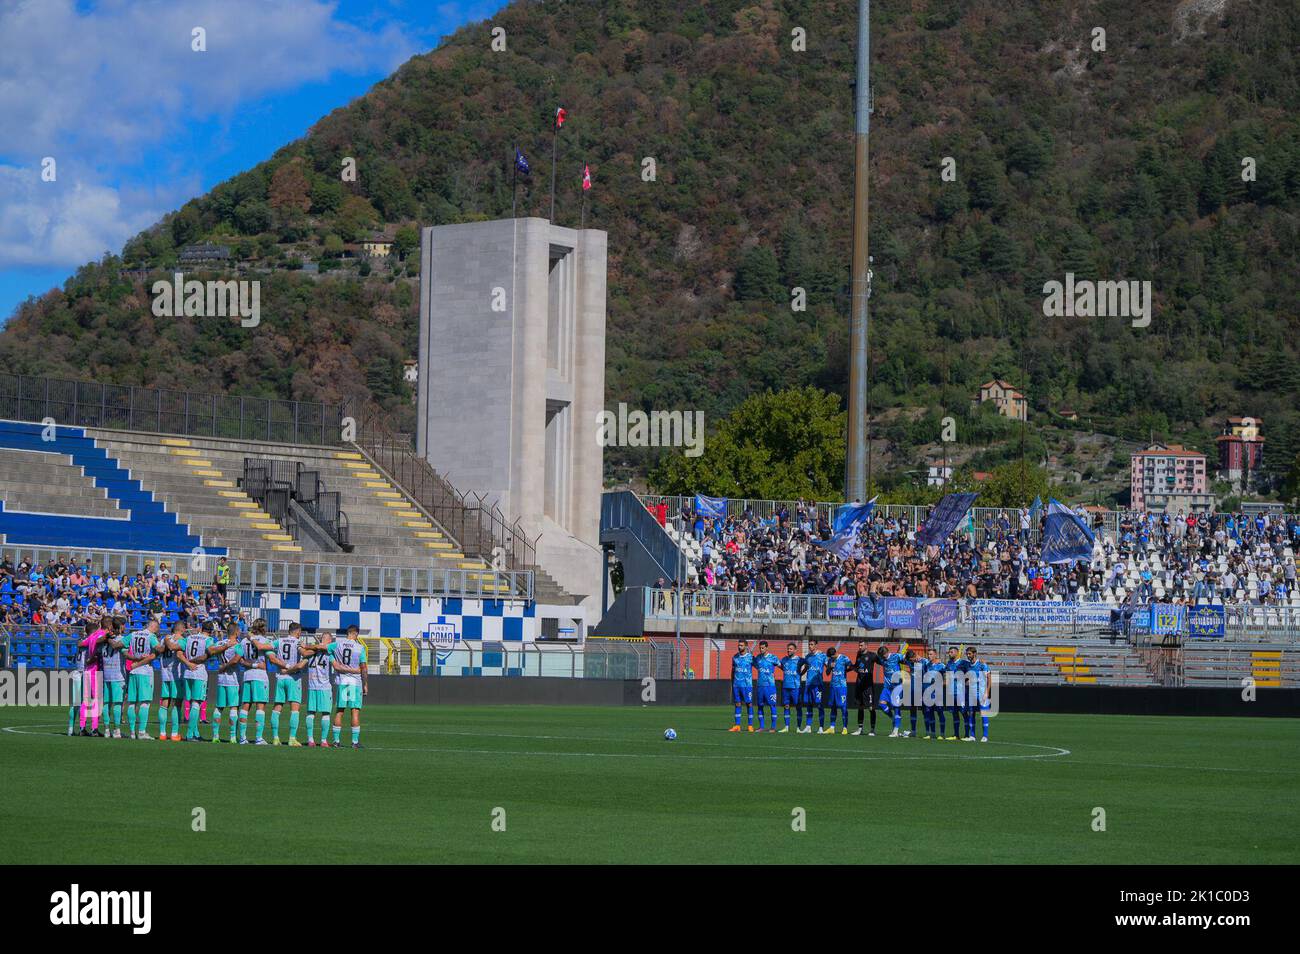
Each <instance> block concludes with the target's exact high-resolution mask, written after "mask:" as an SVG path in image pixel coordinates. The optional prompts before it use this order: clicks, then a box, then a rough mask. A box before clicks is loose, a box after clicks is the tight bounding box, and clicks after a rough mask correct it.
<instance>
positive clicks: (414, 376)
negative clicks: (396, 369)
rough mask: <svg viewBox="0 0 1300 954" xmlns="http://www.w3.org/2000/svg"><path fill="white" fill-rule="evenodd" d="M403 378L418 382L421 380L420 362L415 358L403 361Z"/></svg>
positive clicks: (414, 382) (412, 382)
mask: <svg viewBox="0 0 1300 954" xmlns="http://www.w3.org/2000/svg"><path fill="white" fill-rule="evenodd" d="M402 380H403V381H409V382H410V383H411V384H416V383H417V382H419V380H420V363H419V362H418V361H416V360H415V359H414V358H407V359H406V360H405V361H403V362H402Z"/></svg>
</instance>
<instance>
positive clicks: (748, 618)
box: [642, 587, 1300, 642]
mask: <svg viewBox="0 0 1300 954" xmlns="http://www.w3.org/2000/svg"><path fill="white" fill-rule="evenodd" d="M679 600H680V604H681V605H680V615H681V619H683V620H691V621H695V622H699V621H702V620H707V621H711V622H727V623H822V624H840V625H846V626H856V625H857V613H856V611H855V610H854V609H853V608H852V606H853V602H852V597H833V596H822V595H815V594H799V593H736V592H728V591H723V590H685V591H680V590H675V589H658V588H655V587H645V588H644V589H643V591H642V611H643V613H644V616H645V618H646V619H647V620H655V621H664V622H667V621H673V620H676V619H677V618H678V611H679V607H678V602H679ZM1024 602H1025V603H1026V606H1028V605H1031V601H1024ZM957 603H958V615H957V620H958V621H957V630H956V631H957V632H958V633H959V634H962V635H965V636H969V637H974V636H1042V637H1046V638H1050V637H1052V636H1063V637H1064V636H1070V637H1083V636H1095V635H1097V634H1099V633H1101V632H1104V631H1108V630H1109V628H1110V627H1109V626H1108V625H1106V624H1105V623H1101V622H1098V620H1097V612H1098V608H1099V607H1110V608H1111V609H1116V610H1118V609H1119V608H1120V607H1119V606H1117V605H1115V606H1112V605H1111V604H1106V603H1097V602H1088V603H1078V604H1074V603H1051V604H1049V605H1051V606H1053V607H1055V608H1058V609H1059V610H1060V611H1061V613H1060V615H1061V616H1062V617H1063V618H1061V619H1059V620H1054V621H1040V620H1029V619H1027V618H1026V619H1023V620H1016V621H998V622H978V623H977V622H975V621H974V620H973V617H972V613H971V606H970V601H968V600H958V601H957ZM1034 605H1041V604H1040V603H1038V602H1037V601H1034ZM1074 607H1077V609H1078V612H1075V613H1072V612H1071V609H1072V608H1074ZM1224 630H1225V635H1224V637H1222V638H1224V639H1228V640H1242V641H1249V640H1257V641H1269V640H1272V641H1282V642H1297V641H1300V607H1294V606H1242V605H1235V606H1234V605H1229V606H1227V607H1226V608H1225V612H1224Z"/></svg>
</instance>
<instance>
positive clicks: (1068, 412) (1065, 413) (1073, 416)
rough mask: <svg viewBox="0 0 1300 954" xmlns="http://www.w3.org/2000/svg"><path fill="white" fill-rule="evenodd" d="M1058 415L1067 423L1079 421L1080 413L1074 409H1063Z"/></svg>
mask: <svg viewBox="0 0 1300 954" xmlns="http://www.w3.org/2000/svg"><path fill="white" fill-rule="evenodd" d="M1056 413H1057V414H1059V415H1061V417H1062V418H1063V419H1064V420H1067V421H1077V420H1078V419H1079V412H1078V411H1076V410H1075V409H1074V408H1072V407H1063V408H1061V409H1060V410H1059V411H1057V412H1056Z"/></svg>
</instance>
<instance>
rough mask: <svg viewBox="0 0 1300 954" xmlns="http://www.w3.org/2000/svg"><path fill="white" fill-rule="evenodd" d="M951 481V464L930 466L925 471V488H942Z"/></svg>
mask: <svg viewBox="0 0 1300 954" xmlns="http://www.w3.org/2000/svg"><path fill="white" fill-rule="evenodd" d="M950 480H952V465H951V464H944V463H938V464H930V465H929V466H928V467H927V468H926V471H925V485H926V486H927V487H942V486H944V485H945V484H947V483H948V481H950Z"/></svg>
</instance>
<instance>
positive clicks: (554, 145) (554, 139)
mask: <svg viewBox="0 0 1300 954" xmlns="http://www.w3.org/2000/svg"><path fill="white" fill-rule="evenodd" d="M564 115H565V114H564V107H563V106H559V107H556V110H555V116H554V117H553V119H552V126H551V224H552V225H554V224H555V161H556V155H557V153H558V150H559V143H560V127H561V126H562V125H564Z"/></svg>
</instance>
